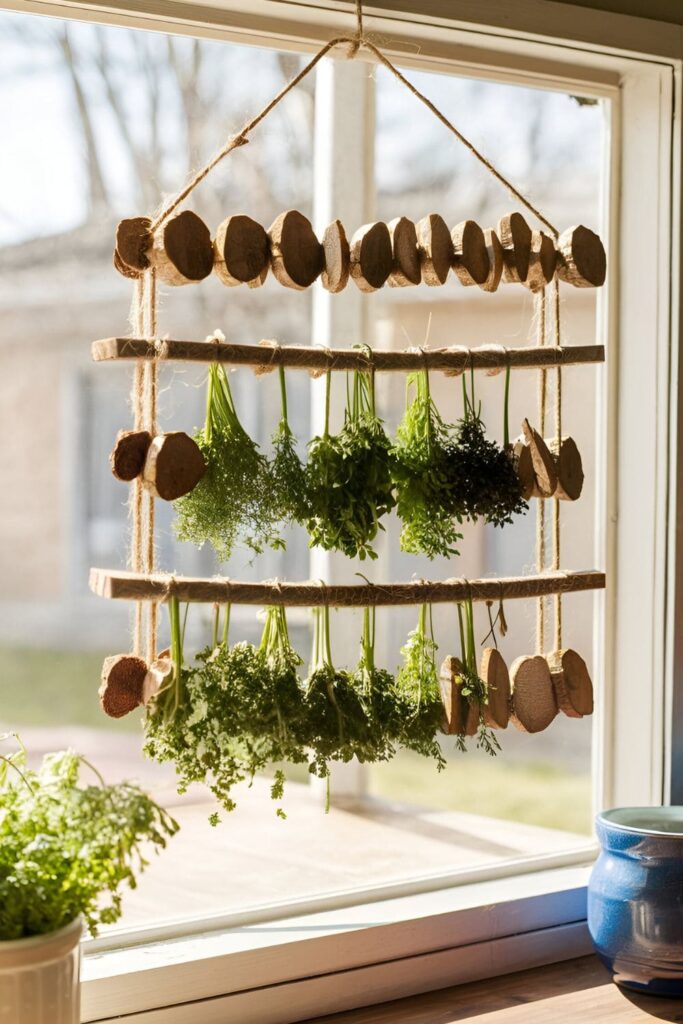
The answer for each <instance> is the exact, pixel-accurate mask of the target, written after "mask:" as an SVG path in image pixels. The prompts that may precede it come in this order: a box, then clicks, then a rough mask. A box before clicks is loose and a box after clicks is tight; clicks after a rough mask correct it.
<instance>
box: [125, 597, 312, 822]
mask: <svg viewBox="0 0 683 1024" xmlns="http://www.w3.org/2000/svg"><path fill="white" fill-rule="evenodd" d="M227 614H228V613H227V612H226V628H225V630H224V632H223V637H222V640H221V642H220V643H216V644H214V646H210V647H207V648H205V649H204V650H203V651H200V653H199V654H198V655H197V662H198V664H197V665H196V666H194V667H192V668H188V667H185V666H184V664H183V654H182V630H181V626H180V615H179V610H178V605H177V601H173V600H172V601H171V602H170V617H171V638H172V639H171V653H172V658H173V663H174V674H173V677H172V679H171V681H170V683H169V684H168V686H167V687H165V688H162V689H161V690H160V691H159V693H158V694H157V695H156V697H155V698H154V699H153V701H152V703H151V705H150V707H149V708H148V712H147V716H146V719H145V733H146V738H145V747H144V749H145V753H146V754H148V755H149V756H150V757H153V758H155V759H156V760H157V761H173V762H174V763H175V767H176V772H177V774H178V780H179V781H178V791H179V792H180V793H184V792H185V791H186V790H187V788H188V786H190V785H191V783H193V782H201V783H203V784H204V785H206V786H207V787H208V788H209V790H210V791H211V793H213V795H214V796H215V797H216V799H217V800H218V802H219V804H220V805H221V806H222V807H223V809H224V810H226V811H231V810H233V809H234V807H235V801H234V799H233V797H232V789H233V787H234V786H235V785H237V784H238V783H240V782H244V781H248V782H251V781H252V780H253V778H254V776H255V775H256V773H257V772H263V771H265V770H266V768H268V766H269V765H271V764H273V763H277V762H283V761H289V762H290V763H302V762H306V760H307V756H306V752H305V750H304V748H303V746H302V744H301V743H300V741H299V736H300V735H301V734H302V733H303V731H304V730H303V729H302V724H303V719H304V697H303V692H302V690H301V687H300V684H299V678H298V667H299V665H300V663H301V659H300V658H299V656H298V654H297V653H296V652H295V651H294V649H293V648H292V646H291V644H290V642H289V635H288V632H287V623H286V619H285V615H284V610H283V609H274V608H273V609H268V611H267V612H266V623H265V627H264V630H263V637H262V640H261V643H260V645H259V646H258V647H255V646H254V645H253V644H250V643H246V642H244V641H242V642H239V643H236V644H233V646H232V647H230V646H229V645H228V637H227ZM217 636H218V630H217V629H216V630H215V638H217ZM284 781H285V780H284V774H283V773H282V771H278V772H277V773H276V775H275V779H274V782H273V785H272V788H271V795H272V797H273V799H274V800H280V799H281V797H282V795H283V786H284ZM277 813H278V814H279V815H281V816H283V812H282V810H281V809H280V808H278V811H277ZM210 820H211V821H212V823H214V824H215V823H217V821H218V815H217V814H214V815H212V816H211V819H210Z"/></svg>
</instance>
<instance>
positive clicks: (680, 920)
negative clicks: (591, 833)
mask: <svg viewBox="0 0 683 1024" xmlns="http://www.w3.org/2000/svg"><path fill="white" fill-rule="evenodd" d="M596 829H597V834H598V839H599V840H600V845H601V847H602V851H601V853H600V856H599V857H598V860H597V862H596V864H595V867H594V868H593V873H592V875H591V880H590V883H589V886H588V928H589V931H590V933H591V937H592V939H593V943H594V944H595V948H596V950H597V953H598V956H599V957H600V959H601V960H602V962H603V963H604V964H605V966H606V967H607V968H608V970H610V971H611V972H612V975H613V977H614V980H615V982H616V983H617V984H618V985H623V986H624V987H625V988H631V989H637V990H639V991H641V992H649V993H651V994H653V995H662V996H680V997H683V807H621V808H617V809H615V810H612V811H605V812H604V813H603V814H600V815H598V817H597V819H596Z"/></svg>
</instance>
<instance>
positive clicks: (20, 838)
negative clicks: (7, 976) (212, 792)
mask: <svg viewBox="0 0 683 1024" xmlns="http://www.w3.org/2000/svg"><path fill="white" fill-rule="evenodd" d="M86 767H87V768H88V769H89V768H90V766H89V765H88V764H87V762H85V761H84V759H83V758H82V757H80V756H79V755H78V754H76V753H74V752H73V751H72V750H68V751H64V752H62V753H58V754H50V755H48V756H47V757H45V758H44V760H43V763H42V766H41V768H40V769H39V770H38V771H37V772H34V771H31V770H29V769H28V768H27V767H26V757H25V752H24V750H23V748H21V749H20V750H19V751H18V752H16V753H14V754H12V755H10V756H9V757H7V758H6V759H5V760H4V761H3V762H2V770H1V771H0V939H2V940H6V939H19V938H24V937H26V936H31V935H44V934H46V933H48V932H51V931H55V930H56V929H58V928H62V927H64V926H65V925H67V924H69V923H70V922H71V921H73V920H74V918H76V917H77V916H78V915H79V914H82V915H83V917H84V919H85V923H86V926H87V927H88V929H89V930H90V932H91V933H92V934H93V935H95V934H97V930H98V927H99V926H100V925H102V924H112V923H113V922H115V921H117V920H118V918H119V917H120V915H121V888H122V887H123V886H124V884H127V885H129V886H130V887H131V888H135V885H136V874H137V873H138V872H139V871H142V870H144V868H145V866H146V865H147V863H148V862H147V860H146V858H145V853H144V852H143V851H147V850H149V849H150V847H151V848H153V849H156V850H157V851H158V850H160V849H162V848H163V847H164V846H165V845H166V842H167V839H168V838H169V837H170V836H172V835H174V833H175V832H176V831H177V830H178V825H177V823H176V822H175V821H174V820H173V819H172V818H171V817H170V816H169V815H168V814H167V813H166V812H165V811H164V810H163V809H162V808H161V807H159V806H158V805H157V804H155V803H154V802H153V801H152V800H151V799H150V798H149V797H148V796H147V795H146V794H145V793H144V792H143V791H142V790H141V789H139V788H138V787H137V786H135V785H132V784H130V783H123V784H120V785H117V786H105V785H87V784H84V783H82V782H81V781H80V779H81V775H82V774H83V771H84V768H86Z"/></svg>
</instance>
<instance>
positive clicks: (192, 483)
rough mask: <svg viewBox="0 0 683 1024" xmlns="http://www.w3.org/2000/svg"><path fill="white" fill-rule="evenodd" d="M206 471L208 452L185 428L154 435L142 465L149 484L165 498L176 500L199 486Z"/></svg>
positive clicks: (144, 479)
mask: <svg viewBox="0 0 683 1024" xmlns="http://www.w3.org/2000/svg"><path fill="white" fill-rule="evenodd" d="M205 472H206V463H205V462H204V456H203V455H202V453H201V451H200V450H199V448H198V447H197V444H196V443H195V442H194V441H193V440H192V438H191V437H189V436H188V435H187V434H185V433H183V431H182V430H177V431H173V432H172V433H169V434H159V435H158V436H157V437H155V438H153V440H152V443H151V444H150V446H149V449H148V451H147V457H146V459H145V464H144V466H143V469H142V479H143V482H144V483H145V486H146V487H148V488H149V489H150V490H152V491H153V492H154V495H155V496H156V497H157V498H162V499H163V500H164V501H175V500H176V498H182V496H183V495H184V494H189V493H190V491H191V490H192V489H193V488H194V487H196V486H197V484H198V483H199V481H200V480H201V478H202V477H203V476H204V473H205Z"/></svg>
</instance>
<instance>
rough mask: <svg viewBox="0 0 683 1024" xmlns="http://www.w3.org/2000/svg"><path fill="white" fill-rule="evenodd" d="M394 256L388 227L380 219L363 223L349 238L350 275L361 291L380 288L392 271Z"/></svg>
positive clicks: (371, 290) (372, 290)
mask: <svg viewBox="0 0 683 1024" xmlns="http://www.w3.org/2000/svg"><path fill="white" fill-rule="evenodd" d="M393 263H394V256H393V252H392V249H391V235H390V234H389V228H388V227H387V226H386V224H384V223H383V222H382V221H376V222H375V223H374V224H364V225H363V226H362V227H360V228H359V229H358V231H356V233H355V235H354V236H353V238H352V239H351V277H352V278H353V280H354V282H355V284H356V285H357V287H358V288H360V290H361V291H362V292H375V291H377V289H378V288H382V287H383V286H384V285H385V284H386V283H387V279H388V277H389V274H390V273H391V271H392V268H393Z"/></svg>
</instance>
